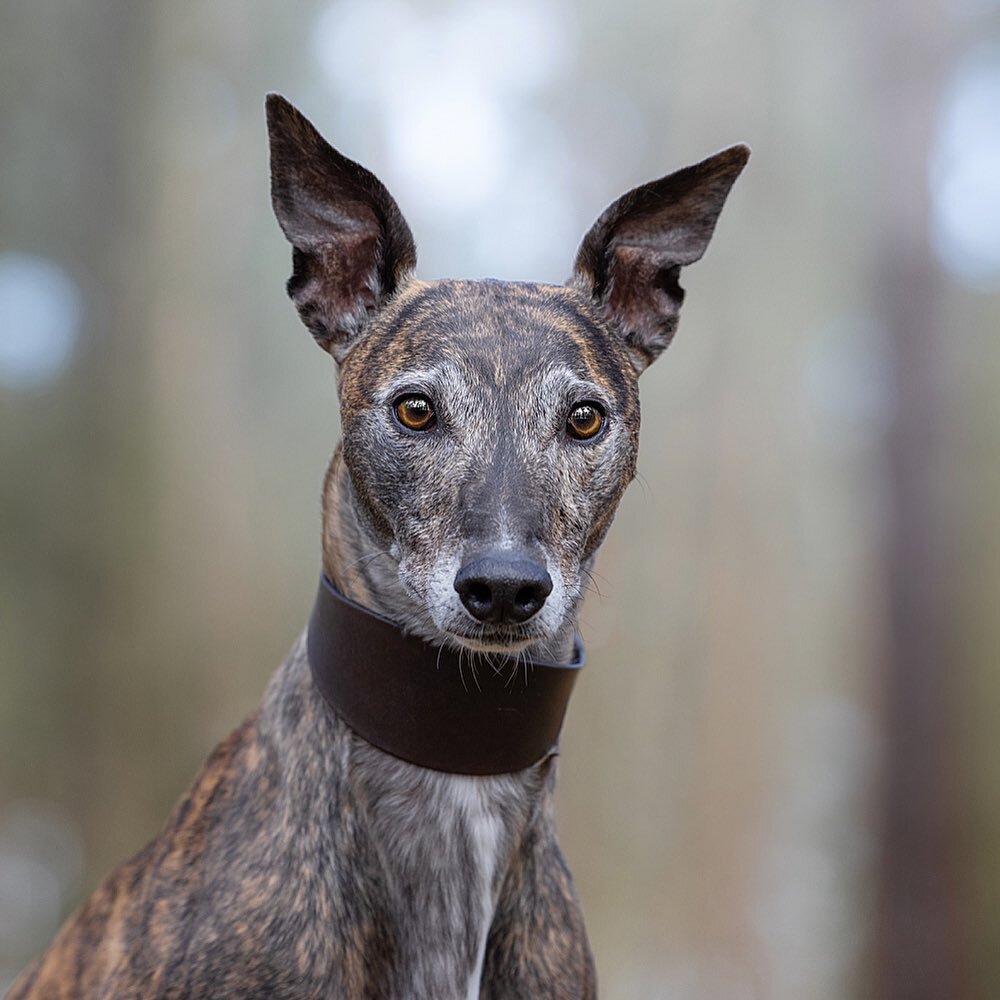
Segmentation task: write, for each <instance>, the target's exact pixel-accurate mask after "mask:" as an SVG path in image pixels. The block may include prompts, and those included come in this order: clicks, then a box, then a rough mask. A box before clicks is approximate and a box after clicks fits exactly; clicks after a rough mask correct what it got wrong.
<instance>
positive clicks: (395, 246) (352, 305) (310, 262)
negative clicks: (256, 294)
mask: <svg viewBox="0 0 1000 1000" xmlns="http://www.w3.org/2000/svg"><path fill="white" fill-rule="evenodd" d="M268 124H269V131H270V137H271V164H272V198H273V203H274V208H275V212H276V215H277V217H278V221H279V223H280V224H281V227H282V229H283V231H284V232H285V234H286V236H287V237H288V239H289V241H290V242H291V244H292V247H293V274H292V277H291V279H290V280H289V282H288V291H289V294H290V296H291V297H292V299H293V301H294V302H295V304H296V306H297V307H298V310H299V313H300V315H301V317H302V319H303V321H304V322H305V324H306V326H307V327H308V328H309V329H310V330H311V332H312V333H313V336H314V337H315V338H316V340H317V341H318V342H319V343H320V345H321V346H322V347H324V348H325V349H326V350H327V351H329V352H330V353H331V354H332V355H333V357H334V358H335V359H336V361H337V363H338V369H339V386H340V400H341V422H342V429H343V444H342V453H341V454H342V459H343V463H344V466H345V467H346V470H347V473H348V476H349V482H350V500H351V502H352V504H353V506H354V508H355V510H356V513H357V518H358V524H359V526H360V531H361V532H362V533H363V534H364V536H365V543H366V544H365V546H364V547H365V548H371V547H374V549H375V551H376V552H378V553H381V554H383V555H384V557H385V558H384V559H382V560H380V563H381V564H382V569H381V571H380V572H381V573H382V574H383V579H384V580H385V577H386V576H388V577H389V579H388V580H385V586H386V587H387V589H388V590H389V591H391V594H390V595H388V596H387V599H388V600H389V603H390V604H391V605H393V606H392V608H391V611H392V612H393V613H394V615H395V616H396V617H397V618H399V620H401V621H403V622H404V623H405V624H406V625H407V626H408V627H411V628H413V629H414V630H415V631H417V632H419V633H421V634H424V635H425V636H427V637H429V638H438V639H441V638H442V637H443V638H444V639H445V640H446V641H450V642H452V643H455V644H458V645H460V646H463V647H466V648H470V649H474V650H478V651H484V652H504V653H508V654H511V653H516V652H518V651H520V650H522V649H524V648H525V647H526V646H528V645H532V644H534V646H535V647H536V648H542V649H544V648H545V645H546V642H548V641H551V642H553V643H556V642H558V641H559V640H560V638H562V639H564V638H565V635H566V631H567V629H570V630H571V629H572V624H573V622H574V621H575V611H576V607H577V605H578V603H579V600H580V597H581V594H582V592H583V590H584V586H585V581H586V576H587V573H588V567H589V564H590V562H591V560H592V558H593V556H594V553H595V552H596V549H597V547H598V546H599V544H600V543H601V541H602V539H603V538H604V535H605V533H606V532H607V529H608V527H609V525H610V523H611V520H612V518H613V516H614V512H615V510H616V508H617V505H618V502H619V500H620V498H621V495H622V493H623V492H624V490H625V487H626V486H627V485H628V483H629V482H630V481H631V479H632V478H633V476H634V472H635V461H636V452H637V448H638V434H639V399H638V377H639V373H640V372H641V371H642V370H643V369H644V368H645V367H646V366H647V365H648V364H650V363H651V362H652V361H653V360H654V359H655V358H656V357H657V356H658V355H659V354H660V353H661V352H662V351H663V350H664V349H665V347H666V346H667V345H668V343H669V342H670V339H671V338H672V336H673V334H674V331H675V329H676V325H677V316H678V311H679V309H680V304H681V300H682V298H683V292H682V290H681V288H680V285H679V284H678V273H679V271H680V268H681V267H682V266H683V265H686V264H689V263H692V262H694V261H695V260H697V259H698V258H700V257H701V255H702V254H703V253H704V250H705V248H706V246H707V244H708V241H709V239H710V238H711V235H712V231H713V229H714V226H715V221H716V219H717V217H718V214H719V212H720V211H721V209H722V204H723V202H724V201H725V198H726V195H727V194H728V191H729V188H730V187H731V185H732V183H733V181H734V180H735V179H736V176H737V175H738V174H739V172H740V170H741V169H742V167H743V165H744V163H745V162H746V158H747V156H748V150H747V149H746V147H741V146H737V147H733V148H731V149H729V150H726V151H724V152H723V153H720V154H717V155H716V156H715V157H712V158H710V159H709V160H706V161H704V162H703V163H700V164H697V165H696V166H694V167H688V168H686V169H685V170H682V171H678V172H677V173H676V174H672V175H670V176H669V177H666V178H663V179H662V180H660V181H656V182H653V183H652V184H649V185H646V186H645V187H641V188H637V189H635V190H634V191H631V192H629V193H628V194H627V195H625V196H624V197H623V198H621V199H619V200H618V201H617V202H615V203H614V204H613V205H612V206H611V207H610V208H609V209H608V210H607V211H606V212H605V213H604V214H603V215H602V216H601V218H600V219H598V221H597V222H596V223H595V225H594V226H593V228H592V229H591V230H590V232H589V233H588V234H587V236H586V237H585V238H584V240H583V243H582V245H581V247H580V250H579V252H578V255H577V259H576V265H575V269H574V275H573V278H572V279H571V281H570V282H569V283H568V284H567V285H566V286H552V285H537V284H529V283H522V282H499V281H437V282H422V281H417V280H415V279H414V278H413V277H412V270H413V267H414V265H415V262H416V255H415V250H414V244H413V239H412V236H411V235H410V231H409V228H408V227H407V225H406V223H405V221H404V220H403V217H402V215H401V213H400V212H399V209H398V207H397V206H396V204H395V202H394V201H393V200H392V198H391V196H390V195H389V193H388V192H387V191H386V190H385V188H384V187H383V186H382V185H381V183H380V182H379V181H378V180H377V179H376V178H375V177H374V176H373V175H371V174H370V173H368V171H366V170H364V169H363V168H362V167H360V166H358V165H357V164H355V163H353V162H351V161H350V160H347V159H346V158H344V157H343V156H341V155H340V154H339V153H337V152H336V151H335V150H333V149H332V148H331V147H330V146H328V145H327V144H326V143H325V142H324V140H323V139H322V138H321V137H320V136H319V134H318V133H317V132H316V131H315V129H313V127H312V126H311V125H310V124H309V123H308V122H307V121H306V120H305V119H304V118H303V117H302V116H301V115H300V114H299V113H298V112H297V111H296V110H295V109H294V108H292V107H291V105H289V104H288V103H287V102H285V101H284V100H282V99H281V98H278V97H275V96H272V97H270V98H269V99H268ZM337 488H338V486H337V484H336V483H335V482H334V481H333V478H332V477H328V481H327V499H328V503H329V505H330V506H332V504H333V503H334V502H340V503H343V502H344V499H345V498H344V496H342V495H341V496H338V497H336V498H334V497H333V494H334V493H335V492H336V490H337ZM328 520H329V518H328Z"/></svg>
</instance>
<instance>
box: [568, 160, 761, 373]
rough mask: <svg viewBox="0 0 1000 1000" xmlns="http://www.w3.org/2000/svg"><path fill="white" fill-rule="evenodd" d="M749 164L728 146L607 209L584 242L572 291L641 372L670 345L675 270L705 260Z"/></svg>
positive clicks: (677, 297)
mask: <svg viewBox="0 0 1000 1000" xmlns="http://www.w3.org/2000/svg"><path fill="white" fill-rule="evenodd" d="M749 156H750V149H749V148H748V147H747V146H742V145H741V146H731V147H730V148H729V149H725V150H723V151H722V152H721V153H716V154H715V156H710V157H709V158H708V159H707V160H703V161H702V162H701V163H696V164H695V165H694V166H690V167H684V168H683V169H682V170H678V171H677V172H676V173H673V174H670V175H668V176H667V177H662V178H660V180H658V181H652V182H651V183H649V184H644V185H643V186H642V187H637V188H635V189H634V190H632V191H629V192H628V194H625V195H622V197H621V198H619V199H618V200H617V201H616V202H614V204H612V205H611V206H610V207H609V208H607V209H606V210H605V212H604V214H603V215H601V217H600V218H599V219H598V220H597V222H595V223H594V225H593V227H592V228H591V230H590V232H588V233H587V235H586V236H585V237H584V238H583V242H582V243H581V244H580V249H579V251H578V252H577V256H576V264H575V265H574V274H573V278H572V279H571V280H572V283H573V284H575V285H576V286H577V287H579V288H581V289H582V290H583V291H584V292H586V293H587V294H588V295H590V296H592V297H593V298H594V300H595V301H596V302H597V303H598V305H599V306H600V307H601V309H602V310H603V312H604V314H605V316H606V317H607V318H608V320H609V321H610V322H611V324H612V325H613V326H614V327H615V328H616V329H618V330H620V331H621V334H622V336H623V337H624V338H625V342H626V344H627V345H628V347H629V349H630V351H631V354H632V361H633V364H635V366H636V368H637V369H638V370H639V371H640V372H641V371H642V370H643V369H645V368H646V367H647V366H649V365H650V364H652V363H653V362H654V361H655V360H656V359H657V358H658V357H659V356H660V354H661V353H662V352H663V351H664V350H665V349H666V347H667V346H668V345H669V343H670V341H671V339H672V338H673V335H674V332H675V331H676V329H677V319H678V315H679V313H680V308H681V302H683V300H684V290H683V289H682V288H681V286H680V284H679V282H678V276H679V274H680V270H681V268H682V267H684V266H685V265H687V264H693V263H694V262H695V261H696V260H698V259H700V257H701V256H702V254H703V253H704V252H705V249H706V247H707V246H708V241H709V240H710V239H711V238H712V233H713V231H714V230H715V223H716V220H717V219H718V217H719V213H720V212H721V211H722V206H723V204H724V203H725V200H726V195H728V194H729V189H730V188H731V187H732V186H733V182H734V181H735V180H736V178H737V177H738V176H739V174H740V171H741V170H742V169H743V167H744V166H745V165H746V162H747V159H748V158H749Z"/></svg>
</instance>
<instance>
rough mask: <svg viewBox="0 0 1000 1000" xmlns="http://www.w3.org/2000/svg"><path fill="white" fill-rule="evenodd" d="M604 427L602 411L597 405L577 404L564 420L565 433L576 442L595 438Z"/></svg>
mask: <svg viewBox="0 0 1000 1000" xmlns="http://www.w3.org/2000/svg"><path fill="white" fill-rule="evenodd" d="M603 427H604V411H603V410H602V409H601V407H599V406H598V405H597V403H577V404H576V406H574V407H573V409H572V410H570V413H569V416H568V417H567V418H566V433H567V434H569V436H570V437H571V438H576V440H577V441H587V440H589V439H590V438H593V437H596V436H597V435H598V434H600V432H601V428H603Z"/></svg>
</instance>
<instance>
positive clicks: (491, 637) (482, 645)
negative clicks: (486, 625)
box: [446, 629, 545, 656]
mask: <svg viewBox="0 0 1000 1000" xmlns="http://www.w3.org/2000/svg"><path fill="white" fill-rule="evenodd" d="M446 634H447V636H448V638H449V639H452V640H453V641H454V642H457V643H458V644H459V645H460V646H462V647H463V648H465V649H469V650H472V651H473V652H475V653H492V654H494V655H500V656H516V655H517V654H518V653H520V652H521V651H522V650H524V649H526V648H527V647H528V646H530V645H531V643H533V642H536V641H537V640H538V639H544V638H545V636H542V635H524V634H523V633H522V634H520V635H511V634H510V633H509V632H501V631H499V630H497V631H495V632H489V633H486V634H483V633H480V634H479V635H465V634H463V633H462V632H455V631H452V630H451V629H449V630H448V631H447V633H446Z"/></svg>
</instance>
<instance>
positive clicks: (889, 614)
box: [0, 0, 1000, 1000]
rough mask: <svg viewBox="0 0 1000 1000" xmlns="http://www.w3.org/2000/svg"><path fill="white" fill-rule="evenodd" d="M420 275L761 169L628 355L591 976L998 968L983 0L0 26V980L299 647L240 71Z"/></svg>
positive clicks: (304, 404) (999, 477) (590, 832)
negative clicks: (360, 196)
mask: <svg viewBox="0 0 1000 1000" xmlns="http://www.w3.org/2000/svg"><path fill="white" fill-rule="evenodd" d="M268 90H278V91H280V92H282V93H284V94H285V95H286V96H288V97H289V98H290V99H292V100H293V101H294V102H295V103H296V104H297V105H298V106H299V107H301V108H302V110H303V111H304V112H305V113H306V114H307V115H308V116H309V117H311V118H312V120H313V121H314V122H315V123H316V125H317V126H318V127H319V128H320V129H321V130H322V131H323V132H324V134H326V135H327V136H328V137H329V138H330V140H331V141H332V142H333V143H334V144H335V145H337V146H338V147H339V148H340V149H342V150H343V151H344V152H345V153H347V154H348V155H349V156H351V157H352V158H356V159H358V160H360V161H361V162H363V163H364V164H366V165H367V166H369V167H370V168H372V169H373V170H374V171H375V172H376V173H377V174H378V175H379V176H380V177H381V178H382V179H383V180H384V181H385V183H386V184H387V186H388V187H389V189H390V190H391V191H392V192H393V193H394V195H395V196H396V198H397V200H398V201H399V203H400V205H401V207H402V210H403V212H404V214H405V215H406V216H407V218H408V220H409V222H410V224H411V226H412V228H413V231H414V233H415V235H416V239H417V245H418V252H419V255H420V265H419V274H420V275H421V276H422V277H438V276H484V275H493V276H497V277H503V278H532V279H542V280H552V281H560V280H562V279H564V278H565V277H566V276H567V274H568V273H569V270H570V264H571V262H572V259H573V255H574V252H575V249H576V246H577V243H578V241H579V238H580V236H581V235H582V233H583V232H584V231H585V230H586V228H587V227H588V226H589V224H590V223H591V222H592V221H593V219H594V218H595V217H596V216H597V214H598V213H599V212H600V211H601V210H602V209H603V207H604V206H605V205H606V204H607V203H608V202H610V201H611V200H612V199H614V198H615V197H617V196H618V195H619V194H621V193H622V192H623V191H625V190H626V189H627V188H629V187H631V186H633V185H636V184H638V183H641V182H643V181H646V180H649V179H651V178H653V177H657V176H660V175H662V174H664V173H667V172H669V171H670V170H673V169H675V168H677V167H679V166H681V165H684V164H686V163H690V162H693V161H695V160H697V159H701V158H702V157H703V156H705V155H707V154H709V153H710V152H713V151H714V150H716V149H718V148H720V147H722V146H725V145H728V144H730V143H732V142H735V141H740V140H742V141H748V142H749V143H750V144H751V145H752V146H753V147H754V156H753V158H752V159H751V161H750V165H749V167H748V169H747V171H746V172H745V174H744V176H743V177H742V178H741V179H740V180H739V181H738V183H737V185H736V187H735V189H734V191H733V194H732V196H731V198H730V201H729V203H728V205H727V207H726V210H725V211H724V212H723V215H722V218H721V222H720V224H719V227H718V230H717V232H716V237H715V241H714V242H713V244H712V246H711V247H710V249H709V252H708V254H707V256H706V258H705V260H703V261H702V262H701V263H700V264H698V265H696V266H695V267H693V268H690V269H688V270H687V271H686V272H685V274H684V284H685V286H686V287H687V289H688V292H689V296H688V299H687V304H686V305H685V309H684V315H683V318H682V322H681V327H680V333H679V335H678V338H677V340H676V342H675V343H674V345H673V346H672V347H671V349H670V350H669V352H668V353H667V354H666V355H665V356H664V358H663V359H662V360H661V361H660V362H659V363H658V364H657V365H656V366H655V367H654V368H652V369H651V370H650V371H649V372H648V373H647V374H645V375H644V376H643V380H642V390H643V409H644V414H643V416H644V421H643V437H642V451H641V457H640V470H641V473H642V478H641V482H638V483H637V484H635V485H634V486H633V487H632V489H631V490H630V491H629V494H628V496H627V498H626V500H625V502H624V504H623V506H622V509H621V512H620V514H619V517H618V523H617V525H616V527H615V529H614V530H613V531H612V534H611V538H610V540H609V541H608V543H607V545H606V547H605V549H604V551H603V553H602V556H601V559H600V561H599V564H598V571H599V575H598V582H599V585H600V590H601V594H602V596H601V597H600V599H593V600H590V602H589V603H588V605H587V606H586V608H585V611H584V616H583V623H582V627H583V632H584V636H585V639H586V640H587V642H588V649H589V662H588V665H587V668H586V671H585V673H584V675H583V676H582V678H581V681H580V683H579V685H578V687H577V692H576V695H575V697H574V701H573V704H572V706H571V708H570V712H569V719H568V724H567V729H566V732H565V734H564V740H563V757H562V764H561V782H560V788H559V809H560V825H561V833H562V839H563V843H564V847H565V849H566V852H567V854H568V855H569V858H570V861H571V864H572V866H573V868H574V871H575V873H576V878H577V882H578V885H579V889H580V893H581V895H582V898H583V904H584V909H585V912H586V915H587V920H588V925H589V930H590V934H591V938H592V942H593V946H594V950H595V952H596V956H597V964H598V970H599V975H600V979H601V983H602V990H603V995H604V996H607V997H611V998H669V1000H688V998H691V1000H695V998H697V1000H703V998H710V1000H714V998H720V1000H730V998H732V1000H741V998H765V1000H802V998H804V997H808V998H810V1000H845V998H855V997H856V998H867V997H884V998H902V997H906V998H911V1000H919V998H925V997H926V998H928V1000H930V998H933V1000H945V998H948V1000H951V998H965V997H983V998H987V997H996V996H998V995H1000V753H998V748H997V743H996V739H995V736H996V729H997V726H998V723H1000V673H998V671H997V666H998V659H1000V655H998V654H1000V531H998V526H1000V462H998V458H997V456H998V450H1000V342H998V338H997V336H996V331H997V328H998V325H1000V295H998V289H1000V5H998V3H997V2H996V0H952V2H950V3H945V2H944V0H922V2H921V3H918V4H914V3H907V2H904V0H884V2H881V3H878V4H865V3H861V2H859V0H848V2H846V3H845V2H843V0H812V2H809V3H797V2H792V0H772V2H768V3H765V2H762V0H707V2H706V0H673V2H671V3H667V4H664V3H653V2H645V3H640V2H635V3H623V4H614V5H613V4H604V3H599V2H597V0H583V2H579V3H576V4H570V3H567V2H562V0H511V2H503V0H485V2H465V3H458V2H448V0H408V2H407V0H374V2H361V0H313V2H295V3H288V2H282V3H278V2H276V0H258V2H256V3H248V2H246V0H215V2H212V3H197V2H194V0H174V2H172V3H169V4H156V3H152V2H151V0H143V2H136V0H86V2H85V0H58V2H57V0H33V2H32V3H30V4H29V3H26V2H21V3H19V2H17V0H8V2H5V3H3V4H2V6H0V94H2V95H3V98H2V103H0V163H2V173H0V991H2V989H3V987H4V986H5V985H8V984H9V982H10V981H11V980H12V979H13V977H14V975H15V973H16V972H17V971H18V969H19V968H20V967H21V966H22V965H23V964H24V963H25V962H26V961H27V960H28V959H29V957H30V956H31V955H32V954H34V953H35V952H36V951H38V950H39V949H41V948H42V947H43V946H44V945H45V944H46V943H47V941H48V939H49V938H50V937H51V935H52V934H53V932H54V931H55V929H56V927H57V926H58V924H59V922H60V921H61V920H62V919H63V918H64V917H65V916H66V914H67V913H68V912H69V911H70V910H71V909H72V908H73V907H75V906H76V905H77V903H78V902H79V901H80V899H81V898H82V897H83V895H84V894H85V893H87V892H88V891H90V890H91V889H92V888H93V887H94V886H95V884H96V883H97V881H98V880H99V879H100V877H101V876H102V875H103V874H104V873H105V872H106V871H108V870H109V869H110V868H111V867H112V866H114V865H115V864H116V863H117V862H119V861H120V860H122V859H123V858H124V857H125V856H126V855H128V854H130V853H131V852H132V851H133V850H135V849H136V848H137V847H138V846H139V845H140V844H141V843H143V842H144V841H145V840H146V839H148V838H149V837H151V836H153V835H154V834H155V833H156V831H157V830H158V829H159V827H160V825H161V824H162V822H163V820H164V819H165V817H166V815H167V812H168V811H169V809H170V807H171V805H172V803H173V802H174V801H175V799H176V798H177V796H178V795H179V794H180V793H181V791H182V790H183V789H184V787H185V786H186V784H187V783H188V781H189V780H190V778H191V777H192V775H193V773H194V771H195V769H196V768H197V766H198V765H199V763H200V762H201V760H202V759H203V758H204V756H205V755H206V754H207V752H208V751H209V750H210V748H211V747H212V746H213V745H214V743H215V742H216V741H217V740H219V739H220V738H221V737H222V736H223V735H224V734H225V733H226V732H227V731H228V730H229V729H230V728H231V727H233V726H234V725H235V724H236V723H237V722H239V720H240V719H241V718H242V717H243V716H244V715H245V714H246V713H247V712H249V711H250V710H251V709H252V708H253V707H254V705H255V704H256V702H257V700H258V698H259V696H260V693H261V691H262V689H263V687H264V685H265V683H266V681H267V679H268V677H269V676H270V674H271V672H272V671H273V669H274V668H275V666H276V665H277V664H278V662H279V661H280V660H281V658H282V657H283V656H284V654H285V652H286V651H287V649H288V647H289V646H290V645H291V643H292V642H293V640H294V638H295V637H296V635H297V634H298V632H299V630H300V629H301V627H302V626H303V624H304V622H305V619H306V616H307V614H308V611H309V608H310V606H311V600H312V596H313V592H314V587H315V583H316V576H317V572H318V568H319V534H318V532H319V489H320V482H321V476H322V472H323V469H324V466H325V463H326V461H327V458H328V456H329V453H330V452H331V450H332V448H333V446H334V443H335V441H336V439H337V436H338V426H337V407H336V402H335V398H334V385H333V367H332V363H331V362H330V361H329V359H328V358H327V357H326V356H325V355H323V354H322V353H321V352H320V351H318V350H317V349H316V348H315V346H314V345H313V343H312V340H311V338H310V336H309V334H308V333H307V332H306V331H305V329H304V328H302V327H301V326H300V325H299V323H298V320H297V318H296V316H295V313H294V310H293V308H292V306H291V305H290V303H288V301H287V300H286V298H285V295H284V291H283V283H284V280H285V278H286V277H287V275H288V273H289V250H288V247H287V245H286V244H285V241H284V240H283V239H282V237H281V235H280V233H279V231H278V228H277V225H276V224H275V222H274V220H273V218H272V215H271V209H270V205H269V199H268V180H267V150H266V140H265V130H264V120H263V97H264V94H265V92H266V91H268Z"/></svg>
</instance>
